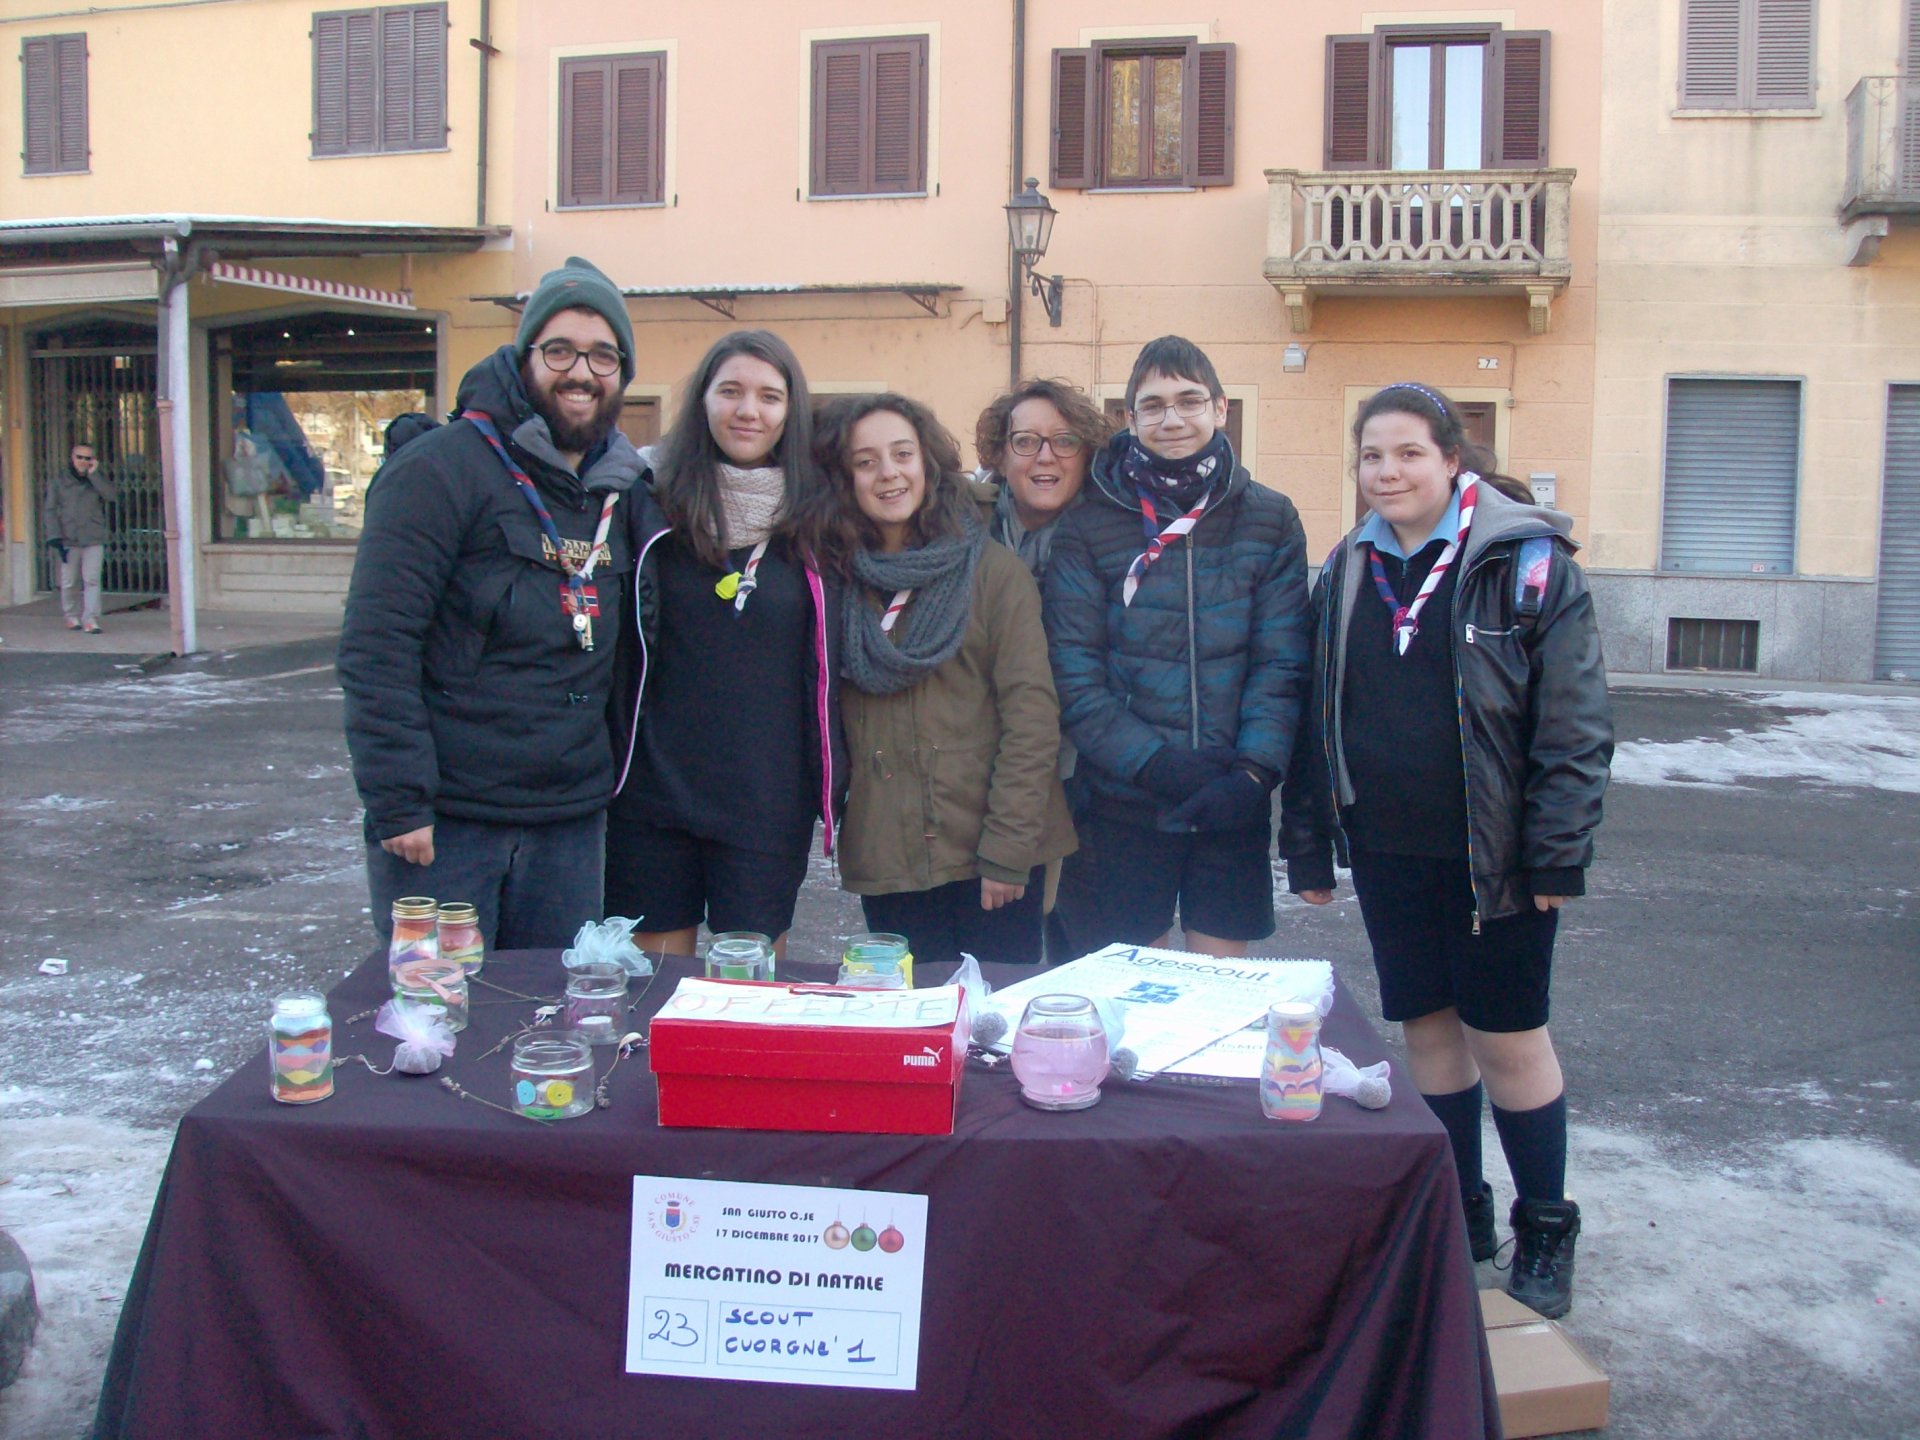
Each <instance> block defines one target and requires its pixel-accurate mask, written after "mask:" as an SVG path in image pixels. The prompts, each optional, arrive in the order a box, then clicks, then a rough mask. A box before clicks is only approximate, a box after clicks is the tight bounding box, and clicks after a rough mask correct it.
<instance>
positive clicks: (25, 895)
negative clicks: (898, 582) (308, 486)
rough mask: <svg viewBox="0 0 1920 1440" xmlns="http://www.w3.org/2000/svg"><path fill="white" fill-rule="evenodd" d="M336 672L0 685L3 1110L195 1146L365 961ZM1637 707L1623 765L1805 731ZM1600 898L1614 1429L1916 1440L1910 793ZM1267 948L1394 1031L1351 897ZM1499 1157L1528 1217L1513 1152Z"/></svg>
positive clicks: (1822, 806)
mask: <svg viewBox="0 0 1920 1440" xmlns="http://www.w3.org/2000/svg"><path fill="white" fill-rule="evenodd" d="M332 652H333V641H332V640H331V639H330V638H327V637H319V638H314V639H307V640H299V641H293V642H285V643H276V644H269V645H265V646H261V647H258V648H249V649H241V650H234V651H229V652H224V653H216V654H212V655H203V656H196V657H192V658H190V659H187V660H181V661H174V662H171V663H166V664H160V665H156V666H155V667H153V668H151V669H142V668H140V667H139V666H138V665H137V664H135V663H134V659H135V657H130V656H126V655H108V654H97V653H86V652H81V653H77V654H76V653H71V652H69V653H57V654H19V653H4V654H0V821H3V822H4V823H0V1027H3V1028H0V1035H4V1037H5V1038H4V1039H3V1040H0V1117H4V1118H5V1119H6V1120H7V1121H9V1122H12V1123H26V1122H41V1121H44V1123H45V1125H47V1126H57V1125H59V1124H60V1123H61V1120H62V1117H75V1116H86V1117H92V1118H96V1119H105V1120H111V1121H115V1122H120V1123H124V1124H126V1125H129V1126H133V1127H138V1128H157V1129H162V1130H164V1129H166V1128H168V1127H171V1125H172V1124H173V1123H174V1121H175V1120H177V1118H178V1117H179V1116H180V1114H182V1113H183V1112H184V1111H185V1110H186V1109H187V1108H188V1107H189V1106H191V1105H192V1104H193V1103H194V1101H195V1100H197V1099H198V1098H199V1097H200V1096H201V1095H203V1094H205V1093H206V1092H207V1091H208V1090H209V1089H210V1088H211V1086H212V1084H213V1083H214V1082H215V1081H216V1080H217V1079H218V1078H219V1077H221V1076H222V1075H224V1074H225V1073H226V1072H227V1071H228V1070H230V1069H231V1068H232V1067H233V1066H234V1065H236V1064H237V1063H239V1062H240V1061H241V1060H242V1059H243V1058H244V1057H245V1056H246V1055H247V1054H248V1053H249V1052H250V1051H251V1050H252V1049H253V1048H254V1047H255V1046H256V1045H257V1044H258V1043H259V1021H260V1020H261V1019H262V1018H263V1017H264V1015H265V1014H266V1012H267V1010H268V1009H269V1008H270V1001H271V997H272V996H273V995H274V994H276V993H278V992H279V991H281V990H284V989H287V988H290V987H293V986H296V985H314V986H321V987H324V986H326V985H329V984H331V983H332V981H333V980H334V979H336V978H337V977H338V976H339V975H340V974H342V973H343V972H344V971H346V970H347V969H349V968H350V967H351V966H352V965H353V964H354V963H355V962H356V961H357V960H358V959H359V958H360V957H362V956H364V955H365V954H366V953H367V951H368V949H369V947H370V946H371V944H372V942H373V932H372V928H371V925H370V923H369V918H368V916H367V914H366V911H365V906H366V897H365V889H364V877H363V873H362V869H361V841H360V824H359V807H358V802H357V799H356V796H355V793H354V789H353V784H352V778H351V775H350V773H349V771H348V767H347V759H346V752H345V746H344V742H343V740H342V737H341V733H340V719H341V699H340V693H339V690H338V687H337V684H336V682H335V679H334V675H333V671H332V668H331V660H332ZM1816 699H1817V697H1816ZM1614 705H1615V718H1616V723H1617V727H1618V731H1619V735H1620V738H1621V740H1622V741H1623V742H1632V741H1669V740H1695V739H1702V738H1705V739H1726V738H1731V737H1738V736H1740V735H1743V734H1749V733H1752V732H1754V731H1756V730H1758V729H1764V728H1766V727H1768V726H1771V725H1777V724H1778V723H1779V722H1780V720H1781V718H1782V716H1783V715H1785V714H1788V713H1790V712H1787V711H1782V710H1781V709H1779V708H1771V709H1768V708H1760V707H1756V706H1755V705H1754V704H1752V703H1751V702H1750V701H1749V700H1748V699H1746V698H1744V697H1742V696H1739V695H1737V694H1729V693H1725V692H1713V691H1686V690H1675V689H1633V688H1620V689H1617V690H1616V691H1615V695H1614ZM1916 709H1917V710H1920V707H1916ZM1902 723H1908V722H1905V721H1903V722H1902ZM1910 725H1911V731H1912V733H1911V737H1910V738H1911V742H1912V745H1913V747H1914V750H1915V751H1916V752H1920V715H1916V716H1914V717H1913V718H1912V720H1911V722H1910ZM1280 888H1281V889H1282V890H1284V884H1282V886H1281V887H1280ZM1590 889H1591V892H1592V893H1591V894H1590V896H1589V897H1588V898H1587V899H1585V900H1583V901H1580V902H1578V903H1577V904H1576V905H1575V906H1574V907H1572V908H1571V909H1570V910H1569V911H1567V912H1566V918H1565V920H1564V922H1563V928H1562V932H1561V935H1562V939H1561V942H1560V947H1559V952H1558V961H1557V973H1556V976H1555V984H1554V1031H1555V1036H1556V1040H1557V1042H1558V1045H1559V1048H1560V1051H1561V1055H1562V1060H1563V1063H1564V1065H1565V1068H1566V1070H1567V1073H1568V1077H1569V1099H1570V1107H1571V1113H1572V1117H1573V1123H1574V1136H1573V1155H1572V1160H1571V1166H1570V1169H1571V1177H1570V1183H1571V1186H1572V1189H1573V1190H1574V1192H1575V1194H1576V1195H1578V1196H1580V1198H1581V1199H1582V1203H1583V1205H1584V1206H1585V1208H1586V1212H1587V1233H1586V1235H1585V1237H1584V1238H1583V1239H1582V1241H1581V1245H1580V1277H1581V1278H1580V1287H1579V1289H1578V1292H1577V1295H1578V1299H1577V1302H1576V1307H1575V1310H1574V1313H1573V1315H1572V1317H1571V1318H1570V1321H1569V1329H1570V1330H1571V1331H1572V1332H1573V1333H1574V1334H1575V1335H1576V1336H1577V1337H1578V1338H1579V1339H1580V1340H1581V1341H1582V1343H1583V1344H1585V1345H1586V1346H1587V1348H1588V1349H1589V1350H1590V1351H1591V1352H1592V1353H1593V1354H1594V1356H1595V1358H1596V1359H1598V1360H1599V1361H1600V1363H1601V1364H1602V1365H1603V1366H1604V1367H1606V1368H1607V1369H1608V1370H1609V1371H1610V1372H1611V1373H1612V1375H1613V1382H1614V1392H1613V1421H1612V1424H1611V1426H1610V1428H1609V1430H1608V1431H1607V1433H1608V1434H1609V1435H1611V1436H1615V1437H1641V1436H1646V1437H1651V1436H1715V1437H1717V1436H1728V1437H1753V1440H1768V1437H1781V1440H1786V1437H1802V1436H1809V1435H1816V1434H1817V1435H1821V1436H1823V1437H1853V1436H1858V1437H1871V1440H1886V1437H1896V1436H1905V1435H1913V1434H1920V1343H1917V1342H1920V1259H1916V1256H1917V1255H1920V1245H1916V1241H1920V1200H1916V1195H1917V1194H1920V1186H1916V1184H1915V1181H1916V1180H1920V1065H1917V1064H1916V1048H1915V1044H1914V1038H1913V1037H1914V1035H1915V1033H1916V1030H1917V1029H1920V794H1916V793H1912V792H1911V791H1903V790H1896V789H1879V790H1873V789H1865V788H1859V787H1853V786H1845V785H1833V784H1819V783H1809V782H1805V781H1801V780H1790V779H1773V780H1766V779H1762V780H1755V781H1748V782H1745V783H1744V784H1743V785H1742V786H1741V787H1739V788H1692V787H1684V786H1674V785H1641V784H1616V785H1615V787H1614V789H1613V790H1612V791H1611V793H1610V795H1609V798H1608V807H1607V820H1606V823H1605V826H1604V828H1603V830H1602V832H1601V837H1600V843H1599V858H1598V863H1597V864H1596V866H1595V868H1594V871H1593V874H1592V878H1591V881H1590ZM858 916H859V912H858V907H857V905H856V904H855V903H854V902H853V901H852V900H851V899H850V898H849V897H847V896H845V895H844V894H842V893H841V892H840V891H839V890H838V889H837V887H836V886H835V884H834V879H833V876H832V874H831V871H830V870H829V869H827V868H826V867H825V866H824V865H823V864H820V863H818V862H816V865H815V869H814V874H813V877H812V878H811V880H810V881H809V885H808V888H807V890H806V891H805V893H804V894H803V896H802V899H801V908H800V915H799V918H798V919H797V921H796V925H795V931H794V935H793V938H792V941H791V948H792V953H793V954H794V955H795V956H797V957H812V958H818V959H823V960H824V959H826V958H827V957H829V956H831V955H834V954H837V950H838V945H837V941H838V937H839V936H841V935H842V934H844V933H846V932H847V931H849V930H851V929H857V928H859V921H858ZM1257 948H1258V949H1259V950H1260V951H1261V952H1262V953H1268V954H1275V955H1294V956H1319V957H1325V958H1328V959H1330V960H1332V961H1333V963H1334V965H1335V967H1336V969H1337V971H1338V972H1339V974H1340V975H1341V977H1342V979H1343V981H1344V982H1345V983H1346V984H1347V985H1349V986H1350V987H1351V988H1352V989H1353V990H1354V991H1355V992H1356V993H1357V994H1358V995H1359V997H1360V999H1361V1002H1362V1005H1363V1006H1364V1007H1375V1006H1376V1004H1377V997H1376V994H1375V990H1374V986H1373V981H1372V975H1371V967H1370V964H1369V962H1368V958H1367V950H1366V946H1365V940H1364V936H1363V934H1362V932H1361V928H1360V923H1359V915H1358V911H1357V907H1356V906H1355V905H1354V903H1353V900H1352V893H1351V890H1350V889H1343V891H1342V893H1341V897H1340V901H1339V902H1338V903H1337V904H1335V905H1333V906H1330V907H1327V908H1326V909H1324V910H1313V909H1309V908H1308V907H1305V906H1301V905H1299V904H1297V903H1295V902H1293V901H1292V900H1291V897H1286V896H1284V895H1283V897H1282V908H1281V912H1280V929H1279V932H1278V933H1277V934H1276V935H1275V937H1274V938H1273V940H1272V941H1270V942H1268V943H1267V944H1265V945H1263V946H1260V947H1257ZM49 957H59V958H62V959H65V960H66V961H67V962H68V967H67V973H66V974H65V975H59V976H55V975H43V974H41V973H40V971H39V968H38V967H39V966H40V965H41V963H42V961H43V960H45V959H47V958H49ZM1373 1013H1377V1009H1375V1010H1374V1011H1373ZM1396 1083H1398V1081H1397V1077H1396ZM1488 1156H1489V1166H1490V1170H1489V1178H1491V1179H1493V1180H1494V1183H1495V1186H1496V1189H1501V1188H1502V1182H1503V1179H1504V1176H1503V1174H1502V1173H1500V1172H1501V1170H1502V1167H1501V1165H1500V1163H1499V1161H1498V1158H1497V1157H1498V1149H1497V1145H1496V1144H1495V1143H1494V1140H1493V1136H1492V1133H1491V1130H1489V1135H1488ZM6 1170H7V1166H6V1157H5V1156H4V1154H0V1185H4V1184H5V1183H6V1182H7V1178H8V1177H7V1174H6ZM1502 1212H1503V1214H1504V1196H1503V1198H1502ZM1482 1283H1483V1284H1496V1283H1498V1277H1497V1276H1496V1275H1494V1274H1493V1272H1492V1271H1491V1270H1490V1269H1487V1268H1485V1267H1483V1274H1482ZM6 1415H7V1411H6V1408H5V1402H4V1400H0V1432H5V1431H6V1430H7V1428H8V1427H7V1425H6V1423H5V1418H6ZM48 1433H54V1432H51V1431H50V1432H48Z"/></svg>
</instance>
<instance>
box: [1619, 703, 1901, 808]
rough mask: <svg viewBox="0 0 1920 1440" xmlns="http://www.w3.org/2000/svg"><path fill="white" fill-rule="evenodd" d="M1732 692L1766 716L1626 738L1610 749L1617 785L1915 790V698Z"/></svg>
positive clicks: (1761, 715)
mask: <svg viewBox="0 0 1920 1440" xmlns="http://www.w3.org/2000/svg"><path fill="white" fill-rule="evenodd" d="M1730 698H1737V699H1739V700H1741V701H1744V702H1746V703H1749V704H1751V705H1752V706H1753V707H1754V708H1755V710H1756V711H1759V712H1761V713H1760V717H1759V718H1762V719H1764V720H1766V721H1768V723H1767V726H1766V728H1765V729H1762V730H1758V731H1755V732H1752V733H1740V734H1732V735H1726V736H1720V737H1711V738H1707V737H1703V738H1701V739H1697V740H1677V741H1627V742H1625V743H1623V744H1621V745H1620V746H1619V747H1618V748H1617V749H1616V750H1615V751H1614V755H1613V778H1614V779H1615V780H1616V781H1618V782H1620V783H1621V784H1624V785H1677V786H1698V787H1710V788H1735V789H1738V788H1741V786H1742V785H1743V782H1747V781H1753V780H1804V781H1810V782H1812V783H1814V784H1820V785H1844V786H1852V787H1856V788H1861V789H1870V790H1895V791H1900V792H1902V793H1905V794H1920V700H1916V699H1913V698H1910V697H1907V696H1899V695H1884V696H1882V695H1828V694H1824V693H1822V694H1811V693H1806V694H1800V693H1778V694H1775V693H1755V694H1747V695H1740V696H1738V697H1730Z"/></svg>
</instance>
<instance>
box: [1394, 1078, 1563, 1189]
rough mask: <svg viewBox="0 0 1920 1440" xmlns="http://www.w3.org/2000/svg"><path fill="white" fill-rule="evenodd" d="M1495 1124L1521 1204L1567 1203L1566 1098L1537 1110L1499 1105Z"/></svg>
mask: <svg viewBox="0 0 1920 1440" xmlns="http://www.w3.org/2000/svg"><path fill="white" fill-rule="evenodd" d="M1427 1103H1429V1104H1431V1103H1433V1102H1432V1101H1428V1102H1427ZM1493 1123H1494V1127H1495V1128H1496V1129H1497V1130H1499V1132H1500V1148H1501V1149H1502V1150H1504V1151H1506V1152H1507V1168H1508V1169H1509V1170H1511V1171H1512V1172H1513V1188H1514V1192H1515V1194H1517V1195H1518V1196H1519V1197H1520V1198H1521V1199H1522V1200H1564V1199H1566V1198H1567V1097H1566V1096H1565V1095H1556V1096H1554V1098H1553V1099H1551V1100H1549V1101H1548V1102H1547V1103H1546V1104H1544V1105H1542V1106H1540V1107H1539V1108H1538V1109H1535V1110H1502V1109H1501V1108H1500V1107H1499V1106H1498V1105H1496V1106H1494V1107H1493Z"/></svg>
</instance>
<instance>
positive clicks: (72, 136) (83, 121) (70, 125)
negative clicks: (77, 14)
mask: <svg viewBox="0 0 1920 1440" xmlns="http://www.w3.org/2000/svg"><path fill="white" fill-rule="evenodd" d="M54 53H55V57H56V61H57V64H58V75H59V89H60V111H59V119H60V124H59V132H60V134H59V140H58V142H57V143H56V145H55V153H54V159H53V164H54V168H55V169H56V170H85V169H86V168H87V37H86V36H84V35H61V36H59V37H57V39H56V40H55V41H54Z"/></svg>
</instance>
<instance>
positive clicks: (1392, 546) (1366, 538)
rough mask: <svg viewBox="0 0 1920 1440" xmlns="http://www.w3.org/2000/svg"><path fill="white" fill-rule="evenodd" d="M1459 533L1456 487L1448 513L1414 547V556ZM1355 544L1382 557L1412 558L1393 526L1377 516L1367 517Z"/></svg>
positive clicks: (1458, 503)
mask: <svg viewBox="0 0 1920 1440" xmlns="http://www.w3.org/2000/svg"><path fill="white" fill-rule="evenodd" d="M1459 533H1460V487H1459V486H1457V485H1456V486H1455V487H1454V491H1453V499H1451V500H1449V501H1448V502H1447V508H1446V511H1445V513H1443V514H1442V515H1441V516H1440V521H1439V523H1438V524H1436V525H1435V526H1434V527H1433V529H1432V530H1431V531H1430V532H1429V533H1428V535H1427V538H1426V539H1424V540H1422V541H1421V542H1420V543H1419V544H1418V545H1416V546H1414V547H1413V554H1414V555H1418V554H1419V553H1420V552H1421V551H1422V550H1424V549H1426V548H1427V546H1429V545H1431V544H1432V543H1433V542H1434V541H1435V540H1451V539H1453V537H1454V536H1456V535H1458V534H1459ZM1355 542H1356V543H1360V544H1367V545H1371V546H1373V548H1374V549H1375V550H1378V551H1379V552H1380V553H1381V554H1382V555H1391V556H1393V557H1394V558H1395V559H1396V560H1401V561H1405V560H1408V559H1410V558H1411V556H1409V555H1408V553H1407V552H1406V551H1405V550H1402V549H1401V548H1400V541H1399V539H1398V537H1396V536H1395V535H1394V533H1393V526H1391V525H1389V524H1388V523H1387V522H1386V521H1385V520H1383V519H1381V518H1380V516H1379V515H1377V514H1374V515H1369V516H1367V520H1366V523H1365V524H1364V525H1362V526H1361V527H1360V534H1359V535H1358V536H1357V537H1355Z"/></svg>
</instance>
